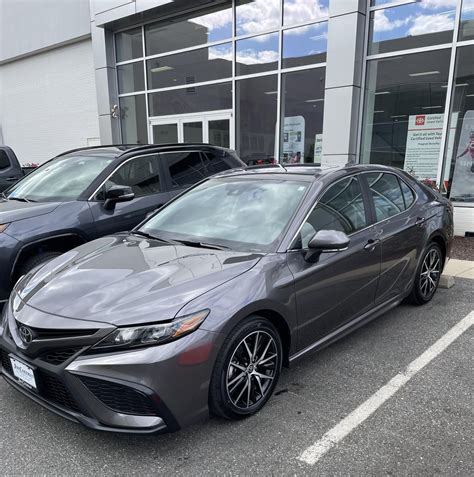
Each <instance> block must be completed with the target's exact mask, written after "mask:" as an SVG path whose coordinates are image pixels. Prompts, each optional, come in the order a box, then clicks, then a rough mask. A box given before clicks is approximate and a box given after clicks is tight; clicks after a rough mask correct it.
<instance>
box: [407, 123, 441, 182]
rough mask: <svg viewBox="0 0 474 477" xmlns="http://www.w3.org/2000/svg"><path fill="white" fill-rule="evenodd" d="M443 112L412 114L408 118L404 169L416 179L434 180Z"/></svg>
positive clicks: (436, 170)
mask: <svg viewBox="0 0 474 477" xmlns="http://www.w3.org/2000/svg"><path fill="white" fill-rule="evenodd" d="M443 121H444V114H414V115H412V116H410V117H409V118H408V133H407V144H406V152H405V164H404V167H403V168H404V170H405V171H407V172H409V173H410V174H411V175H413V176H414V177H416V178H417V179H420V180H424V179H430V180H433V181H436V176H437V174H438V161H439V151H440V148H441V139H442V137H443Z"/></svg>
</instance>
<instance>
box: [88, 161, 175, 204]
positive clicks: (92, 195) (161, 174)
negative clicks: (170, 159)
mask: <svg viewBox="0 0 474 477" xmlns="http://www.w3.org/2000/svg"><path fill="white" fill-rule="evenodd" d="M159 154H160V153H159V152H152V153H149V154H140V155H137V156H132V157H129V158H127V159H126V160H125V161H122V162H120V163H119V164H117V166H116V167H115V168H114V169H113V170H112V171H111V172H110V173H109V174H108V175H107V177H106V178H105V179H103V180H102V182H101V183H100V185H99V186H98V187H97V188H96V189H95V190H94V192H93V193H92V194H91V195H90V196H89V198H88V199H87V201H88V202H103V200H100V199H97V198H96V195H97V194H98V193H99V191H100V190H101V189H102V188H103V187H104V186H105V183H106V182H107V181H108V180H109V179H110V178H111V177H112V176H113V175H114V174H115V173H116V172H117V171H118V170H119V169H120V168H121V167H122V166H124V165H125V164H127V163H129V162H130V161H133V160H135V159H138V158H140V157H148V156H156V157H157V158H158V159H159ZM158 171H159V174H160V184H161V183H162V179H163V166H162V164H161V161H158ZM162 192H168V187H164V188H163V190H160V191H159V192H156V194H161V193H162ZM150 195H154V194H147V195H145V196H140V197H137V199H140V198H141V197H149V196H150Z"/></svg>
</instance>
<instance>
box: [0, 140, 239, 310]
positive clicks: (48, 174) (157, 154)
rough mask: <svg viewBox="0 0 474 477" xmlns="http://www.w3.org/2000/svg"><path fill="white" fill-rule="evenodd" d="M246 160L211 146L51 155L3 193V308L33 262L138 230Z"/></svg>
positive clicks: (0, 250) (117, 148)
mask: <svg viewBox="0 0 474 477" xmlns="http://www.w3.org/2000/svg"><path fill="white" fill-rule="evenodd" d="M242 166H244V163H243V162H242V161H241V160H240V159H239V158H238V157H237V156H236V154H235V153H234V152H233V151H230V150H228V149H223V148H220V147H215V146H209V145H205V144H169V145H160V146H157V145H150V146H136V145H133V146H101V147H94V148H85V149H84V148H83V149H76V150H74V151H69V152H66V153H64V154H61V155H60V156H58V157H55V158H54V159H52V160H50V161H48V162H47V163H46V164H43V165H42V166H41V167H39V168H38V169H36V170H35V171H34V172H32V173H31V174H30V175H28V176H27V177H25V178H24V179H22V180H21V181H20V182H18V183H17V184H16V185H14V186H13V187H11V188H10V189H8V190H7V191H6V192H5V193H4V194H3V195H0V310H1V308H2V302H5V301H6V299H7V297H8V295H9V293H10V290H11V287H12V285H13V283H14V282H15V281H16V280H17V279H18V278H19V277H20V276H21V275H24V274H25V273H26V272H28V271H29V270H31V269H32V268H34V267H36V266H38V265H40V264H41V263H43V262H45V261H47V260H50V259H52V258H54V257H56V256H58V255H60V254H61V253H63V252H66V251H68V250H71V249H72V248H74V247H77V246H78V245H81V244H83V243H85V242H88V241H89V240H92V239H95V238H98V237H102V236H103V235H108V234H112V233H115V232H120V231H125V230H131V229H132V228H133V227H135V226H136V225H137V224H138V223H139V222H141V221H142V220H143V219H144V218H145V216H146V214H147V213H149V212H151V211H153V210H155V209H157V208H159V207H161V206H162V205H163V204H164V203H166V202H168V200H170V199H171V198H173V197H174V196H176V195H177V194H179V193H180V192H182V191H183V190H185V189H186V188H188V187H189V186H190V185H193V184H195V183H196V182H199V181H200V180H202V179H203V178H205V177H208V176H211V175H213V174H215V173H217V172H221V171H224V170H228V169H232V168H235V167H242Z"/></svg>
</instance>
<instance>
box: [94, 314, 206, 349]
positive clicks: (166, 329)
mask: <svg viewBox="0 0 474 477" xmlns="http://www.w3.org/2000/svg"><path fill="white" fill-rule="evenodd" d="M208 314H209V310H203V311H199V312H197V313H193V314H192V315H186V316H182V317H179V318H175V319H174V320H173V321H170V322H168V323H159V324H157V325H145V326H136V327H132V328H118V329H116V330H115V331H113V332H112V333H110V335H108V336H106V337H105V338H104V339H103V340H102V341H100V342H99V343H97V344H96V345H95V346H94V349H105V348H134V347H138V346H151V345H157V344H163V343H167V342H169V341H173V340H176V339H178V338H181V337H182V336H185V335H187V334H189V333H192V332H193V331H194V330H196V329H197V328H199V325H200V324H201V323H202V322H203V321H204V320H205V319H206V317H207V315H208Z"/></svg>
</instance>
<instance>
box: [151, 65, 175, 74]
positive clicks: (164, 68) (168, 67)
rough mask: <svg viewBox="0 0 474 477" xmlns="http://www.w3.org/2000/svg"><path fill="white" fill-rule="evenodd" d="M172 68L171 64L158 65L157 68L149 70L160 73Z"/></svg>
mask: <svg viewBox="0 0 474 477" xmlns="http://www.w3.org/2000/svg"><path fill="white" fill-rule="evenodd" d="M173 69H174V68H173V67H171V66H158V67H157V68H152V69H151V70H150V71H151V72H152V73H162V72H163V71H169V70H173Z"/></svg>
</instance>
